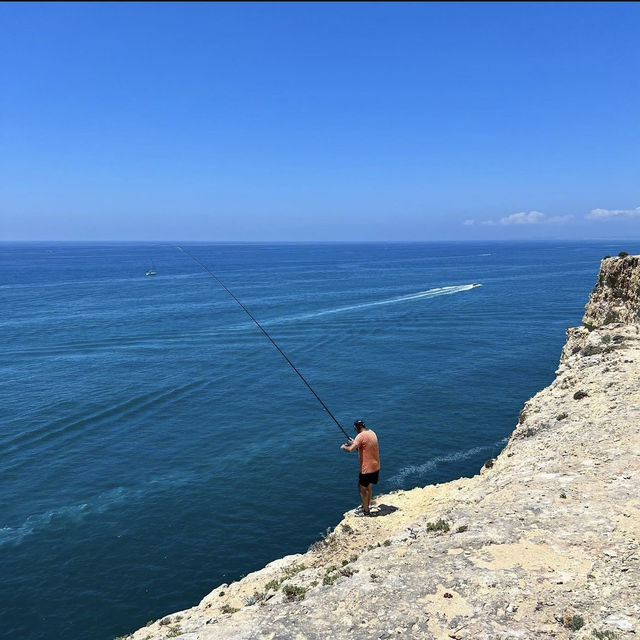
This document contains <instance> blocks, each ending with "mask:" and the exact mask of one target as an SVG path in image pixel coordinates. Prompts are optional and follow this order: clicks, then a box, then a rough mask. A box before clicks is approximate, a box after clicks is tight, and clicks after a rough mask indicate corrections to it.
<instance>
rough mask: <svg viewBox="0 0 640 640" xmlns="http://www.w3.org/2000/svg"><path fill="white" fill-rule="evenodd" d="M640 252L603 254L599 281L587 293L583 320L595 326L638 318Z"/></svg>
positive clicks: (631, 320) (635, 320)
mask: <svg viewBox="0 0 640 640" xmlns="http://www.w3.org/2000/svg"><path fill="white" fill-rule="evenodd" d="M639 314H640V256H626V257H618V258H605V259H604V260H603V261H602V263H601V265H600V273H599V274H598V283H597V284H596V288H595V289H594V290H593V292H592V293H591V295H590V296H589V302H588V303H587V306H586V308H585V311H584V317H583V318H582V322H583V323H584V325H585V327H588V328H589V329H594V328H596V327H600V326H602V325H604V324H611V323H613V322H623V323H625V324H631V323H634V322H638V321H639V320H640V315H639Z"/></svg>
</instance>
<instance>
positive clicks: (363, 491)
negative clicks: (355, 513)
mask: <svg viewBox="0 0 640 640" xmlns="http://www.w3.org/2000/svg"><path fill="white" fill-rule="evenodd" d="M358 489H360V500H361V501H362V510H363V511H364V512H365V513H367V512H368V511H369V501H370V500H371V485H369V486H368V487H363V486H362V485H361V484H359V485H358Z"/></svg>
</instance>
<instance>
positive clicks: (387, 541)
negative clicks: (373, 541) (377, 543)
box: [382, 540, 391, 547]
mask: <svg viewBox="0 0 640 640" xmlns="http://www.w3.org/2000/svg"><path fill="white" fill-rule="evenodd" d="M382 546H383V547H390V546H391V540H385V541H384V542H383V543H382Z"/></svg>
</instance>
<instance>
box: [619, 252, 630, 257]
mask: <svg viewBox="0 0 640 640" xmlns="http://www.w3.org/2000/svg"><path fill="white" fill-rule="evenodd" d="M628 255H629V254H628V253H627V252H626V251H621V252H620V253H619V254H618V258H626V257H627V256H628Z"/></svg>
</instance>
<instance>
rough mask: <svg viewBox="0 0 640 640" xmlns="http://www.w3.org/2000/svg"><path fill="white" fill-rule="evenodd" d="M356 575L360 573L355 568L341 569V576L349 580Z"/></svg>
mask: <svg viewBox="0 0 640 640" xmlns="http://www.w3.org/2000/svg"><path fill="white" fill-rule="evenodd" d="M354 573H358V570H357V569H354V568H353V567H344V568H343V569H340V574H341V575H343V576H346V577H347V578H350V577H351V576H352V575H353V574H354Z"/></svg>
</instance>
